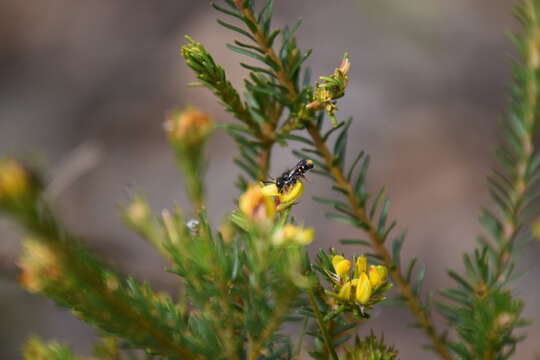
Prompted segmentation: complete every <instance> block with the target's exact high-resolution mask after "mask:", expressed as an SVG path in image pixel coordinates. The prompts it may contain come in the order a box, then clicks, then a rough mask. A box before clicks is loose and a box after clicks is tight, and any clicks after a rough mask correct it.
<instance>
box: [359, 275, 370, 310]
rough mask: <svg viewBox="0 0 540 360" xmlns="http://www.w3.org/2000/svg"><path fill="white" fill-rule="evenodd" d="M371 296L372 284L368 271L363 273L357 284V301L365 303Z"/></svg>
mask: <svg viewBox="0 0 540 360" xmlns="http://www.w3.org/2000/svg"><path fill="white" fill-rule="evenodd" d="M370 297H371V284H370V282H369V279H368V276H367V275H366V273H361V274H360V277H359V278H358V283H357V286H356V301H358V302H359V303H360V304H362V305H365V304H367V303H368V301H369V298H370Z"/></svg>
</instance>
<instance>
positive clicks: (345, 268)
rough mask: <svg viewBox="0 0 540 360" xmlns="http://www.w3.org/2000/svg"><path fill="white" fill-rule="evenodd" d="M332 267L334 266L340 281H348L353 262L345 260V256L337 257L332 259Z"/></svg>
mask: <svg viewBox="0 0 540 360" xmlns="http://www.w3.org/2000/svg"><path fill="white" fill-rule="evenodd" d="M332 265H334V270H335V271H336V274H337V276H338V277H339V278H340V279H346V278H347V277H348V275H349V270H351V262H350V261H349V260H347V259H345V258H343V256H340V255H336V256H334V257H333V258H332Z"/></svg>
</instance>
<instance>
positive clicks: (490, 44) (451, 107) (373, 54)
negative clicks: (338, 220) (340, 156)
mask: <svg viewBox="0 0 540 360" xmlns="http://www.w3.org/2000/svg"><path fill="white" fill-rule="evenodd" d="M276 3H277V5H276V13H275V18H274V19H275V20H274V21H275V23H276V24H278V25H282V24H286V23H289V24H290V23H293V22H294V21H295V20H296V18H298V17H302V18H303V19H304V24H303V26H302V27H301V29H300V31H299V34H298V37H299V41H300V44H301V45H302V46H303V47H304V48H310V47H311V48H314V54H313V56H312V58H311V60H310V62H309V64H310V65H311V66H312V68H313V73H314V74H328V73H331V72H332V71H333V69H334V67H335V66H336V65H337V64H338V62H339V60H340V58H341V55H342V53H343V52H344V51H348V52H349V53H350V54H351V61H352V64H353V67H352V71H351V84H350V87H349V91H348V95H347V97H346V98H345V99H344V100H343V101H342V102H341V106H340V109H341V114H342V116H347V115H349V114H352V115H354V117H355V122H354V124H353V126H352V131H351V141H350V143H351V152H352V151H353V150H355V151H358V150H360V149H365V150H367V151H368V152H370V153H371V154H372V156H373V161H372V164H373V166H372V170H371V176H370V178H369V182H370V184H371V185H372V186H373V189H375V188H376V187H378V186H380V185H383V184H384V185H387V189H388V193H389V195H390V196H391V199H392V200H393V211H392V215H393V216H394V217H395V218H397V219H399V221H400V224H401V225H402V226H404V227H407V228H408V234H409V236H408V241H407V242H406V245H405V248H404V253H403V255H404V256H405V257H410V256H418V257H419V258H420V262H421V263H425V264H426V265H427V267H428V273H427V282H426V287H427V288H428V289H430V290H433V289H436V288H441V287H444V286H447V285H449V282H448V280H447V278H446V277H445V268H447V267H453V266H458V267H460V265H459V264H460V259H461V253H462V252H463V251H464V250H467V249H471V248H472V247H473V246H474V242H473V239H474V235H475V234H476V233H478V232H479V226H478V224H477V222H476V215H477V214H478V209H479V206H480V205H481V204H486V203H487V200H488V199H487V196H486V190H485V181H484V179H485V176H486V174H487V173H488V171H489V169H490V167H491V165H492V164H493V150H494V147H495V145H496V123H497V121H498V120H499V119H500V114H501V111H502V110H503V109H504V104H505V87H506V84H507V82H508V80H509V76H510V63H511V56H510V55H512V54H513V50H512V48H511V46H510V42H509V41H508V40H507V38H506V37H505V32H506V31H507V30H509V29H512V28H514V27H515V24H514V21H513V19H512V17H511V7H512V1H507V0H476V1H473V0H454V1H432V0H417V1H415V2H411V1H408V0H394V1H380V0H356V1H353V0H349V1H345V0H342V1H322V0H309V1H308V0H304V1H294V2H293V1H290V2H289V1H276ZM216 16H217V13H216V12H215V11H213V10H211V8H210V7H209V6H208V5H207V3H206V2H205V1H204V2H199V1H197V2H196V1H186V0H159V1H144V0H131V1H129V0H116V1H107V0H95V1H69V0H45V1H44V0H25V1H17V0H7V1H4V2H1V3H0V153H16V154H25V155H27V156H31V157H34V158H37V159H38V161H40V162H41V163H42V164H43V165H45V166H46V167H47V168H49V169H51V174H54V173H55V169H61V168H62V164H64V163H65V159H66V158H68V157H69V154H72V153H73V151H74V150H75V149H77V148H78V147H79V146H80V145H81V144H87V148H88V146H89V147H90V148H93V149H96V148H97V149H98V150H99V151H100V152H101V157H100V159H99V161H98V163H97V166H96V167H94V168H93V169H92V170H91V171H90V172H89V173H87V174H85V175H84V176H83V177H81V178H80V179H78V180H77V181H76V182H75V183H73V184H71V185H70V186H69V187H67V188H65V189H63V191H62V192H61V193H60V195H59V196H58V207H59V209H60V210H61V212H62V213H63V214H64V215H65V217H66V221H67V222H68V223H69V224H70V225H71V227H72V228H73V229H74V230H75V231H77V232H78V233H80V234H82V235H83V236H84V237H85V238H86V239H87V241H88V243H89V244H90V246H91V247H93V248H94V249H96V250H97V251H99V252H102V253H104V254H105V255H106V256H107V257H108V258H109V259H111V260H112V261H113V262H116V263H118V264H119V265H120V266H121V267H122V269H123V270H125V271H126V272H130V273H132V274H135V275H136V276H137V277H139V278H141V279H144V280H149V281H151V282H152V283H153V284H155V286H156V287H158V288H161V289H165V288H171V287H172V286H174V284H175V280H174V278H172V277H170V276H166V275H164V272H163V271H162V270H163V267H164V264H163V263H162V262H161V260H160V259H159V257H158V256H157V255H155V254H154V252H153V250H152V249H151V248H150V247H149V246H147V245H146V244H145V243H144V242H143V241H142V240H141V239H139V238H138V237H137V236H135V235H133V234H131V233H130V232H128V231H127V230H125V229H124V228H123V227H122V225H121V221H120V219H119V215H118V211H117V205H118V204H119V203H121V202H122V201H125V199H126V191H125V190H126V189H129V188H130V187H135V188H137V189H142V190H144V191H145V192H146V193H147V194H148V197H149V198H150V199H151V202H152V204H153V206H154V207H155V208H156V209H160V208H163V207H166V206H171V205H172V204H173V202H179V203H180V204H181V205H187V204H186V200H185V196H184V194H183V191H182V179H181V176H179V175H178V174H177V172H176V171H175V167H174V164H173V158H172V156H171V151H170V150H169V148H168V147H167V145H166V142H165V141H164V137H163V135H162V133H161V124H162V121H163V114H164V113H165V112H166V111H167V110H168V109H170V108H171V107H173V106H181V105H184V104H187V103H191V104H194V105H197V106H200V107H203V108H205V109H207V110H208V111H209V112H211V113H212V114H213V116H214V117H215V118H216V119H217V120H219V121H230V117H229V116H228V115H226V114H225V113H224V112H223V111H222V110H221V108H220V107H219V105H218V104H216V102H215V100H214V99H213V98H212V96H211V95H210V94H209V93H208V92H207V91H205V90H203V89H189V88H187V87H186V86H185V84H186V83H187V82H189V81H192V80H193V75H192V74H191V72H190V71H189V70H188V69H187V68H186V67H185V66H184V65H183V63H182V59H181V58H180V56H179V54H178V48H179V45H180V44H181V43H182V42H183V39H182V35H183V34H186V33H188V34H190V35H192V37H193V38H195V39H196V40H197V41H201V42H203V43H204V44H205V45H206V46H207V48H208V49H209V50H210V51H212V52H213V53H214V54H215V57H216V59H217V61H218V62H220V63H221V64H222V65H224V67H225V68H226V69H228V70H229V76H230V77H231V78H232V79H233V81H234V82H235V84H237V85H239V86H240V84H241V80H240V79H241V76H242V74H243V73H242V71H241V68H240V67H239V66H238V64H237V63H238V60H239V58H238V57H237V56H236V55H235V54H232V53H230V52H228V51H227V50H226V49H225V47H224V45H223V44H224V42H226V41H230V40H231V34H230V33H229V32H227V31H225V30H224V29H223V28H221V27H219V26H218V25H217V24H216V23H215V18H216ZM88 144H89V145H88ZM233 155H234V147H233V144H232V142H231V141H230V140H229V139H227V138H226V137H225V136H224V135H223V134H217V135H216V136H215V137H214V138H213V140H212V143H211V148H210V168H209V171H208V179H216V178H219V179H220V181H217V182H212V181H210V182H209V184H208V187H209V199H210V200H209V208H210V215H211V218H212V219H213V220H214V221H217V220H219V219H220V217H221V216H222V215H223V214H224V213H225V212H226V211H228V210H230V209H231V208H232V207H233V202H232V200H233V197H234V195H233V194H236V190H235V189H234V185H233V182H234V178H235V174H236V171H237V170H236V168H235V167H234V166H233V165H232V163H231V159H232V157H233ZM292 162H293V158H292V156H291V154H290V153H289V151H288V150H284V149H278V150H277V154H276V155H275V157H274V159H273V164H274V169H276V170H275V172H278V171H279V170H280V169H283V168H284V167H286V166H288V165H290V164H291V163H292ZM311 178H312V182H311V183H310V184H309V185H308V188H307V193H308V194H307V196H305V197H304V200H303V201H302V204H301V205H300V206H298V207H297V208H295V211H296V213H297V215H298V217H300V218H305V221H306V224H315V228H316V230H317V242H316V243H315V244H314V246H313V247H314V248H317V247H328V246H335V245H336V243H335V240H334V239H337V238H340V237H347V236H351V235H353V233H354V232H353V230H352V229H350V228H348V227H346V226H340V225H337V224H335V223H330V222H328V221H326V220H324V216H323V214H324V209H323V207H322V206H320V205H318V204H315V203H313V201H311V200H310V196H309V195H314V194H317V195H324V194H329V193H330V191H329V186H328V185H329V184H328V183H327V182H326V181H325V180H323V179H321V178H319V177H316V176H312V177H311ZM171 199H174V201H173V200H171ZM0 231H1V234H2V235H1V236H2V239H1V241H0V269H1V270H0V271H1V273H2V276H0V319H1V321H0V359H17V358H19V348H20V346H21V344H22V343H23V341H24V339H25V338H26V337H27V336H28V335H30V334H40V335H42V336H44V337H46V338H52V337H56V338H59V339H61V340H63V341H66V342H68V343H70V344H73V345H74V347H75V348H76V349H77V350H79V351H81V352H83V353H84V352H88V349H89V344H90V343H91V342H92V341H93V336H94V335H93V334H94V332H93V330H91V329H89V328H88V327H87V326H85V325H83V324H81V323H80V322H79V321H77V320H75V319H73V318H72V317H71V316H70V315H69V314H68V313H66V312H65V311H62V310H58V309H57V308H55V306H54V305H53V304H52V303H51V302H49V301H47V300H44V299H42V298H40V297H36V296H31V295H29V294H27V293H25V292H24V291H22V290H21V289H19V288H18V286H17V285H16V282H15V274H16V272H15V270H14V268H13V262H14V259H15V257H16V254H17V251H18V246H17V243H18V241H17V240H18V234H17V231H16V230H15V229H14V227H13V226H12V225H10V224H7V223H6V222H1V223H0ZM349 251H353V250H352V249H350V248H349ZM538 255H539V248H538V246H536V247H531V248H529V250H528V251H527V252H526V253H525V254H523V256H522V257H521V261H520V269H521V270H528V273H527V274H526V275H525V276H524V277H523V278H522V279H521V280H520V281H519V282H517V284H516V291H517V293H519V294H520V295H521V296H523V298H524V299H525V300H526V302H527V307H526V315H527V316H528V317H529V318H532V319H534V320H536V324H535V325H533V326H532V327H530V328H529V329H528V331H529V337H528V340H526V341H525V342H524V343H523V344H522V345H521V346H520V347H519V349H518V355H517V356H516V359H530V358H532V354H533V353H540V345H538V343H537V342H535V341H534V339H535V338H538V336H539V333H540V324H539V322H538V319H539V318H540V316H539V309H538V306H537V304H538V303H539V302H540V289H539V285H538V284H539V282H538V281H537V279H538V277H539V275H540V269H539V268H538V266H537V265H536V264H537V263H538V262H537V261H535V260H536V259H537V257H538ZM410 320H411V317H410V315H409V314H408V313H407V312H405V311H401V310H396V309H386V308H385V309H383V310H382V311H380V314H379V316H378V317H377V319H376V320H375V321H372V322H371V324H373V326H374V327H375V328H376V329H377V330H384V332H385V337H386V339H387V340H388V342H389V343H393V344H395V345H396V346H397V347H398V349H399V350H400V353H401V356H400V358H401V359H432V358H434V356H433V355H431V354H430V353H426V352H424V351H422V350H420V349H419V346H418V345H419V344H421V343H422V342H425V339H424V338H423V336H421V335H420V333H419V332H418V331H416V330H412V329H408V328H406V327H405V324H406V323H407V322H409V321H410ZM367 330H368V329H365V330H363V331H367Z"/></svg>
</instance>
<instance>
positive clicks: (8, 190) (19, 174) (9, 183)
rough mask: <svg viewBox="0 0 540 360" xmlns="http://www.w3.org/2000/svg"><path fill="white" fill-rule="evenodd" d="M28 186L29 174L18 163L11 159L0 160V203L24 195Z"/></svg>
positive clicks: (28, 188)
mask: <svg viewBox="0 0 540 360" xmlns="http://www.w3.org/2000/svg"><path fill="white" fill-rule="evenodd" d="M30 186H31V184H30V178H29V174H28V172H27V171H26V170H25V169H24V167H23V166H22V165H21V164H20V163H19V162H17V161H15V160H13V159H3V160H0V201H1V200H4V199H7V198H9V199H15V198H18V197H20V196H22V195H24V194H26V193H27V192H28V191H29V190H30Z"/></svg>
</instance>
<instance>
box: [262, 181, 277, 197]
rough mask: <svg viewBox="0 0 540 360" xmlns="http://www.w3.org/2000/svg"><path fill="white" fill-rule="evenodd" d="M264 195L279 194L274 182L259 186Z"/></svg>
mask: <svg viewBox="0 0 540 360" xmlns="http://www.w3.org/2000/svg"><path fill="white" fill-rule="evenodd" d="M261 190H262V193H263V195H264V196H279V191H278V188H277V186H276V184H273V183H272V184H268V185H265V186H263V187H261Z"/></svg>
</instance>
